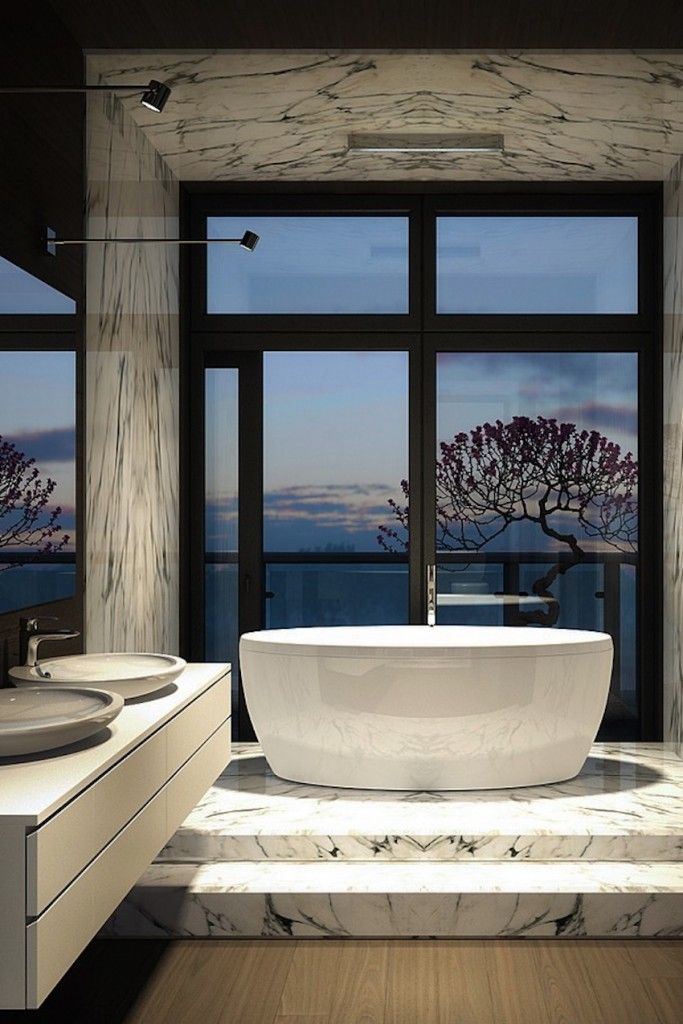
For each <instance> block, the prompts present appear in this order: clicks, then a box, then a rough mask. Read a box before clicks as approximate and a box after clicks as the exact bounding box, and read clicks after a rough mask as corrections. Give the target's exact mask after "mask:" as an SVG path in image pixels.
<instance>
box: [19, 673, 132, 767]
mask: <svg viewBox="0 0 683 1024" xmlns="http://www.w3.org/2000/svg"><path fill="white" fill-rule="evenodd" d="M122 708H123V698H122V697H121V696H120V695H119V694H117V693H108V692H107V691H105V690H92V689H87V690H85V689H81V688H77V687H75V686H74V687H71V686H65V687H61V686H50V685H49V684H48V685H47V686H22V687H18V688H17V689H14V688H9V689H4V690H0V757H6V756H9V755H16V754H34V753H38V752H40V751H42V750H53V749H54V748H55V747H64V746H67V744H70V743H76V742H78V740H83V739H85V738H86V737H88V736H92V735H94V734H95V733H97V732H99V731H100V730H101V729H104V728H105V727H106V726H107V725H108V724H109V723H110V722H112V721H113V720H114V719H115V718H116V716H117V715H118V714H119V712H120V711H121V709H122Z"/></svg>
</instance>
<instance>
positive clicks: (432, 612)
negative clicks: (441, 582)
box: [427, 565, 436, 626]
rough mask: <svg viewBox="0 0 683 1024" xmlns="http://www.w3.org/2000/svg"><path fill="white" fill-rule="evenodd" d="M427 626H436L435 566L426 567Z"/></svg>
mask: <svg viewBox="0 0 683 1024" xmlns="http://www.w3.org/2000/svg"><path fill="white" fill-rule="evenodd" d="M427 625H428V626H435V625H436V566H435V565H428V566H427Z"/></svg>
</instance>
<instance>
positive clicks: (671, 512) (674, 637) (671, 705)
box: [663, 159, 683, 756]
mask: <svg viewBox="0 0 683 1024" xmlns="http://www.w3.org/2000/svg"><path fill="white" fill-rule="evenodd" d="M663 419H664V739H665V740H670V741H672V742H674V743H675V744H676V745H677V747H678V751H679V753H680V754H681V756H683V159H681V160H679V161H678V163H677V164H676V165H675V167H674V169H673V171H672V172H671V174H670V175H669V178H668V180H667V181H666V182H665V185H664V417H663Z"/></svg>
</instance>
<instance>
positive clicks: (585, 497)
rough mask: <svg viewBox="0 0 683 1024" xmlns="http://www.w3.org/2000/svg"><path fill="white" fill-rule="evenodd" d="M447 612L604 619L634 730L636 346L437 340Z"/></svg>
mask: <svg viewBox="0 0 683 1024" xmlns="http://www.w3.org/2000/svg"><path fill="white" fill-rule="evenodd" d="M435 371H436V382H435V387H436V413H435V416H436V460H435V479H434V502H435V506H433V507H435V508H436V515H435V517H434V529H435V538H434V545H433V548H432V550H434V551H435V563H436V582H437V587H436V589H437V598H436V605H437V607H436V621H437V623H441V624H444V623H453V624H467V625H469V624H472V625H484V624H487V625H511V626H529V627H534V626H559V627H573V628H577V629H590V630H600V631H603V630H604V631H606V632H608V633H610V634H611V636H612V637H613V639H614V645H615V663H614V673H613V682H612V691H611V694H610V700H609V705H608V709H607V713H606V717H605V724H604V730H603V732H604V734H605V735H606V736H609V734H610V731H612V732H614V733H615V734H616V733H617V732H618V734H619V735H620V737H621V738H625V737H626V736H632V737H633V738H637V736H638V735H639V733H638V726H639V723H638V711H639V696H638V692H637V672H636V654H637V650H636V644H637V633H636V629H635V623H636V605H637V593H638V586H637V577H638V461H637V460H638V355H637V353H635V352H629V351H621V352H617V351H613V352H567V351H563V352H557V351H545V352H544V351H533V352H524V351H506V352H492V351H470V352H468V351H462V350H459V351H457V352H456V351H439V352H437V353H436V365H435Z"/></svg>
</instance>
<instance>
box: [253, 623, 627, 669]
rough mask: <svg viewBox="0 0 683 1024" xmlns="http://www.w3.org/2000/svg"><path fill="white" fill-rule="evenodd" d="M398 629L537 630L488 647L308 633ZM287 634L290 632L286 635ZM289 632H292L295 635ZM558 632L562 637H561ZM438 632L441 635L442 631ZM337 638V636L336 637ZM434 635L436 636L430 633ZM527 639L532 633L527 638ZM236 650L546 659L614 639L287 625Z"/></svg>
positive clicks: (592, 634)
mask: <svg viewBox="0 0 683 1024" xmlns="http://www.w3.org/2000/svg"><path fill="white" fill-rule="evenodd" d="M392 628H395V629H396V631H397V638H398V633H399V631H401V630H406V629H408V630H410V629H420V630H424V631H426V630H429V631H430V633H431V632H434V631H437V630H462V631H463V638H464V637H465V631H467V632H471V631H472V630H486V631H491V630H520V631H522V630H524V631H525V632H526V631H527V630H528V631H529V632H533V633H535V634H536V639H535V640H534V641H533V642H529V643H519V642H517V643H507V644H506V643H495V644H493V643H492V644H490V645H489V646H487V645H485V644H473V643H469V644H468V643H466V642H462V643H455V642H453V640H451V642H445V640H444V641H442V642H441V643H438V642H437V643H431V644H420V645H417V646H415V645H414V644H411V643H410V641H409V640H406V641H404V642H395V643H386V642H384V643H382V642H381V641H380V640H378V641H376V642H371V641H370V637H368V638H367V639H368V641H369V642H366V643H358V642H354V641H353V640H352V639H349V640H347V641H346V642H337V643H334V642H327V643H321V642H320V641H318V642H316V641H315V639H314V638H313V636H312V634H313V633H315V634H318V635H319V634H320V632H321V631H322V630H324V631H329V632H330V633H332V634H334V633H335V631H337V630H346V631H349V633H351V632H352V631H356V632H357V631H358V630H368V631H369V630H373V629H392ZM541 631H542V632H543V633H546V634H547V633H552V634H555V635H557V634H559V635H558V636H557V639H555V636H553V637H552V639H550V638H548V639H546V640H543V641H539V639H538V634H539V633H540V632H541ZM306 633H310V634H311V639H308V640H307V639H306V638H305V634H306ZM287 634H292V635H291V636H287ZM293 634H297V635H296V636H294V635H293ZM563 634H565V636H564V637H563ZM566 634H572V636H573V637H575V639H567V638H566ZM441 636H443V634H441ZM335 639H337V640H338V639H339V637H338V636H337V637H335ZM435 639H436V637H435ZM529 639H530V640H531V637H530V638H529ZM239 643H240V651H242V650H244V651H245V652H248V653H249V654H274V655H285V656H292V657H309V658H363V659H382V660H394V659H396V658H400V659H401V660H404V659H408V660H411V661H413V660H418V659H423V660H428V661H437V660H442V659H443V660H449V661H453V660H454V659H460V658H465V659H490V658H495V659H500V658H506V659H507V658H529V659H532V660H533V659H536V658H547V657H567V656H572V657H577V656H579V655H596V654H608V653H609V654H612V653H613V651H614V644H613V641H612V638H611V636H610V635H609V634H608V633H601V632H597V631H592V630H577V629H561V628H554V627H528V626H424V625H422V626H420V625H407V626H396V627H392V626H308V627H300V626H296V627H292V628H291V629H264V630H257V631H252V632H248V633H243V634H242V636H241V637H240V641H239Z"/></svg>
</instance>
